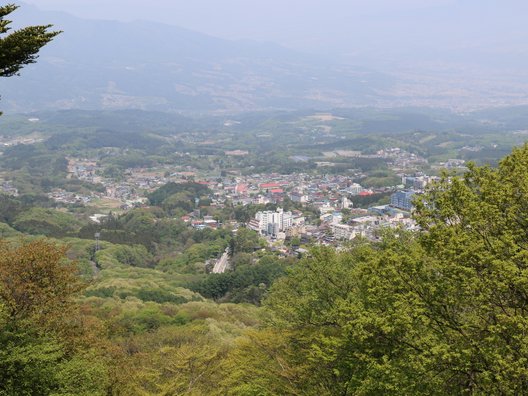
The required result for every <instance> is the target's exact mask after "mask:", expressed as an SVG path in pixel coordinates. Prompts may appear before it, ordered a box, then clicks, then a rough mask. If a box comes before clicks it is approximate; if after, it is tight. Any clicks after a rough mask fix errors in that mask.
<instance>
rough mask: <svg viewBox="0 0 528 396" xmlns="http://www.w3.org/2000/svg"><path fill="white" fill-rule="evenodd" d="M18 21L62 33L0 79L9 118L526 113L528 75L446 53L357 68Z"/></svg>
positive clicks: (241, 48) (64, 18)
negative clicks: (131, 112)
mask: <svg viewBox="0 0 528 396" xmlns="http://www.w3.org/2000/svg"><path fill="white" fill-rule="evenodd" d="M12 17H13V20H14V21H15V22H16V23H17V24H18V25H19V26H26V25H30V24H47V23H52V24H54V25H55V27H56V28H57V29H61V30H63V31H64V33H63V34H61V35H60V36H59V37H57V38H56V39H55V41H54V42H52V43H51V44H49V45H48V46H47V47H46V48H44V49H43V50H42V52H41V56H40V58H39V60H38V63H37V64H36V65H30V66H28V67H27V68H26V69H24V70H23V71H22V76H21V77H18V78H17V77H13V78H9V79H0V94H1V95H2V97H1V100H0V109H1V110H3V111H5V112H11V113H14V112H31V111H42V110H57V109H60V110H62V109H85V110H86V109H88V110H118V109H142V110H149V111H151V110H155V111H170V112H185V113H236V112H244V111H260V110H277V109H280V110H303V109H319V110H327V109H330V108H346V107H364V106H374V107H382V108H386V107H402V106H421V107H443V108H450V109H455V110H462V111H467V110H475V109H480V108H487V107H496V106H505V105H525V104H528V73H525V75H524V74H523V75H521V74H519V72H516V73H508V72H505V71H503V70H499V69H486V67H488V66H490V64H489V63H490V61H489V60H488V61H484V60H483V61H482V62H478V61H476V58H475V59H474V60H473V63H476V64H478V65H479V66H478V67H476V66H471V67H470V66H469V63H464V62H466V61H467V60H464V59H462V58H456V57H455V58H456V59H458V61H459V63H458V64H456V65H454V64H447V63H442V61H441V58H442V57H443V58H445V59H448V58H449V57H451V56H453V57H454V56H455V55H456V54H454V53H453V52H452V51H451V52H449V53H448V52H445V49H444V50H443V51H444V52H442V54H444V55H442V57H440V58H438V59H436V58H431V57H429V58H428V57H427V54H426V53H425V52H424V53H423V59H430V60H429V63H424V62H425V61H423V62H422V64H419V62H417V61H412V56H411V55H409V57H405V56H400V58H401V59H394V54H392V55H391V56H390V55H389V52H390V51H389V49H386V51H387V59H386V61H385V63H384V62H381V61H380V60H379V59H378V61H377V63H376V62H371V63H369V61H367V60H366V58H365V62H363V65H364V66H362V67H357V66H351V65H352V64H353V61H350V60H344V58H339V57H337V56H336V57H333V56H332V55H326V56H323V55H319V56H315V55H307V54H304V53H299V52H296V51H293V50H290V49H286V48H284V47H281V46H279V45H276V44H272V43H261V42H254V41H230V40H224V39H218V38H214V37H211V36H208V35H205V34H201V33H196V32H193V31H189V30H186V29H181V28H178V27H174V26H169V25H163V24H159V23H152V22H144V21H138V22H130V23H123V22H116V21H99V20H85V19H80V18H77V17H74V16H71V15H68V14H65V13H57V12H48V11H41V10H39V9H37V8H35V7H32V6H29V5H23V6H22V7H21V8H20V9H19V10H17V11H16V12H15V13H14V14H13V15H12ZM396 36H397V35H396ZM398 37H399V36H398ZM340 40H343V38H340ZM388 44H390V43H388ZM388 44H387V45H388ZM378 50H381V49H378ZM433 50H434V49H433V48H432V49H431V50H430V51H433ZM471 53H472V52H471ZM471 53H470V52H468V53H467V54H466V55H465V57H466V58H467V57H469V56H470V54H471ZM414 55H419V54H418V53H417V52H416V53H414ZM378 58H379V56H378ZM455 58H453V59H455ZM338 59H340V60H338ZM406 60H407V61H406ZM391 62H392V63H391ZM369 64H371V65H376V66H372V67H371V68H369ZM402 65H403V66H402ZM374 67H380V68H381V69H380V71H374V70H373V68H374Z"/></svg>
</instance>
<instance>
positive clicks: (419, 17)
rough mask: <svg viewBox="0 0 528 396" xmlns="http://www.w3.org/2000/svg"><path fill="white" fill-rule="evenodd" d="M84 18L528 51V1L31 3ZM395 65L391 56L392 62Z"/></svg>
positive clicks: (382, 45)
mask: <svg viewBox="0 0 528 396" xmlns="http://www.w3.org/2000/svg"><path fill="white" fill-rule="evenodd" d="M24 1H25V2H26V3H30V4H33V5H35V6H37V7H39V8H41V9H47V10H58V11H66V12H69V13H72V14H75V15H77V16H81V17H85V18H97V19H116V20H122V21H132V20H137V19H143V20H152V21H158V22H164V23H168V24H172V25H177V26H181V27H185V28H189V29H192V30H196V31H199V32H203V33H207V34H210V35H213V36H217V37H222V38H228V39H256V40H261V41H273V42H276V43H279V44H282V45H285V46H288V47H291V48H296V49H300V50H303V51H310V50H313V52H318V53H321V52H324V51H326V52H327V53H328V54H339V55H340V56H343V55H345V56H349V55H350V56H354V55H355V54H356V53H361V56H362V57H364V56H369V55H368V52H369V51H370V50H372V52H373V53H374V52H376V50H377V54H376V55H375V56H377V57H378V58H379V57H380V55H381V57H382V58H383V57H384V54H385V52H387V50H389V51H391V50H394V51H400V54H399V56H401V55H402V54H411V55H412V54H416V53H417V52H420V51H424V52H434V51H436V50H437V49H448V50H450V51H451V50H455V51H459V52H463V51H464V50H465V49H467V48H472V47H479V48H481V49H484V51H486V50H487V48H494V49H495V50H497V49H498V50H502V49H503V48H504V49H508V48H509V47H510V46H515V47H516V49H515V51H519V50H523V49H524V48H525V42H526V40H527V39H528V24H526V15H528V1H527V0H151V1H147V2H146V1H145V0H24ZM385 58H387V59H388V57H385Z"/></svg>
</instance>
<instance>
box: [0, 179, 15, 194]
mask: <svg viewBox="0 0 528 396" xmlns="http://www.w3.org/2000/svg"><path fill="white" fill-rule="evenodd" d="M0 191H1V192H2V193H4V194H6V195H12V196H14V197H17V196H18V189H17V188H16V187H15V186H13V183H11V182H10V181H3V182H2V183H1V184H0Z"/></svg>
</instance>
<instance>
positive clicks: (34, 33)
mask: <svg viewBox="0 0 528 396" xmlns="http://www.w3.org/2000/svg"><path fill="white" fill-rule="evenodd" d="M17 8H18V6H16V5H14V4H7V5H4V6H0V77H11V76H14V75H17V74H19V72H20V70H21V69H22V68H23V67H24V66H25V65H28V64H30V63H35V61H36V59H37V54H38V52H39V51H40V49H41V48H42V47H43V46H45V45H46V44H48V43H49V42H50V41H51V40H53V38H54V37H55V36H57V35H58V34H59V33H60V32H59V31H50V30H49V29H50V28H51V26H52V25H42V26H27V27H25V28H22V29H18V30H15V31H13V32H10V33H8V32H9V31H10V30H11V27H10V26H9V25H10V24H11V22H12V21H10V20H8V19H5V18H6V16H8V15H9V14H11V13H12V12H13V11H15V10H16V9H17ZM0 114H1V113H0Z"/></svg>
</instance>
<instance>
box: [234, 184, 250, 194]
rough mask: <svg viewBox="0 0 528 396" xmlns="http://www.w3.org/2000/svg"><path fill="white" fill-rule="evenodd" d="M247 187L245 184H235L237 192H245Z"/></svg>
mask: <svg viewBox="0 0 528 396" xmlns="http://www.w3.org/2000/svg"><path fill="white" fill-rule="evenodd" d="M247 189H248V186H247V184H238V185H237V186H236V191H237V192H239V193H242V192H246V191H247Z"/></svg>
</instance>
